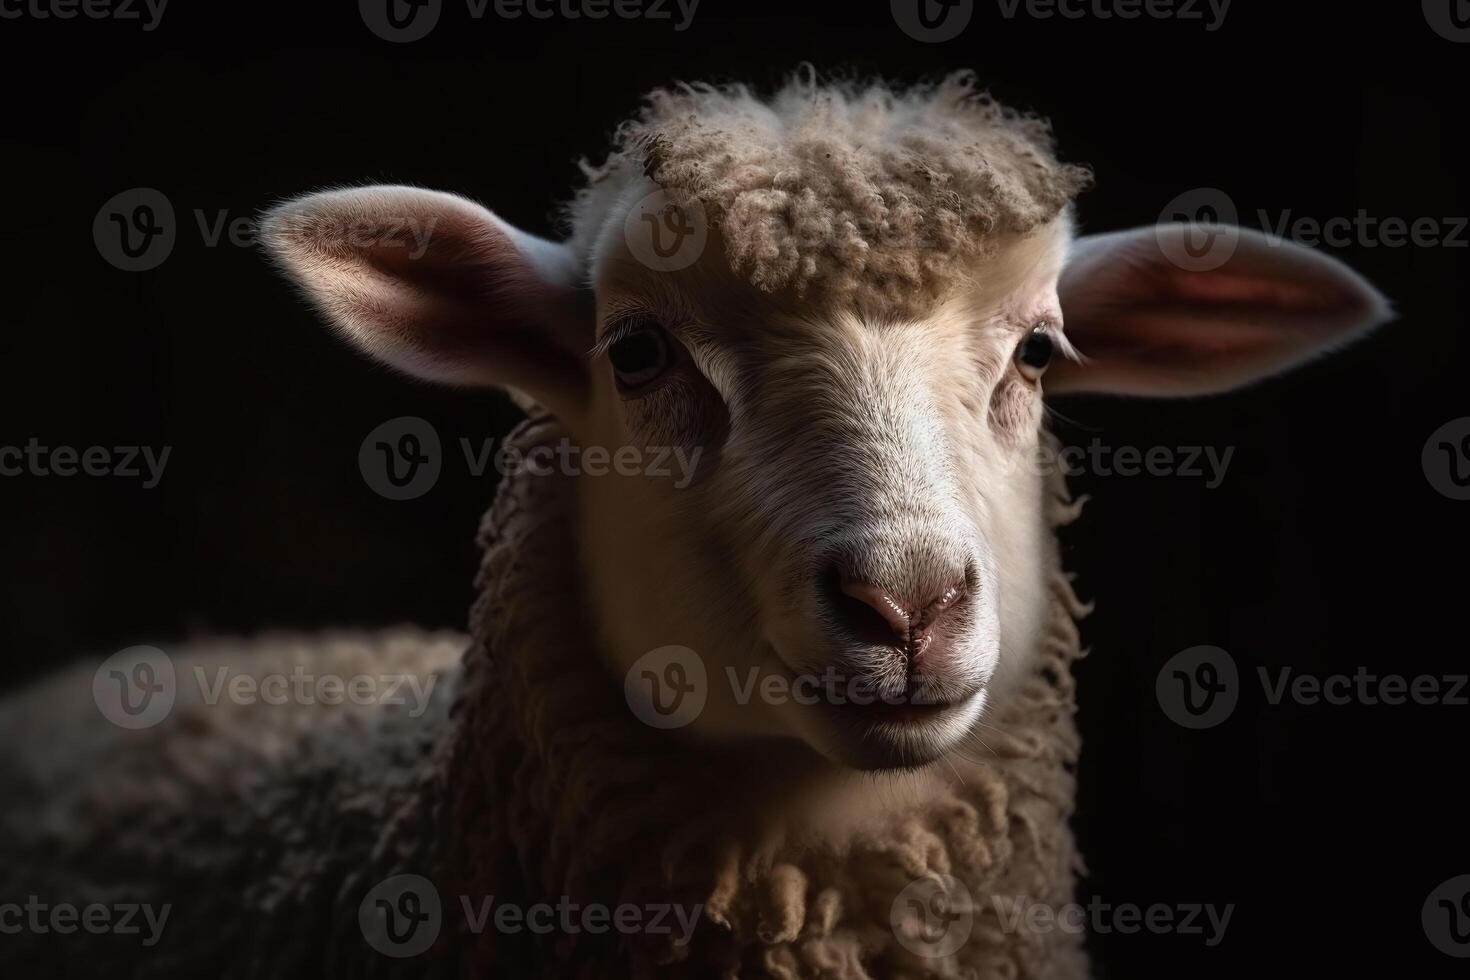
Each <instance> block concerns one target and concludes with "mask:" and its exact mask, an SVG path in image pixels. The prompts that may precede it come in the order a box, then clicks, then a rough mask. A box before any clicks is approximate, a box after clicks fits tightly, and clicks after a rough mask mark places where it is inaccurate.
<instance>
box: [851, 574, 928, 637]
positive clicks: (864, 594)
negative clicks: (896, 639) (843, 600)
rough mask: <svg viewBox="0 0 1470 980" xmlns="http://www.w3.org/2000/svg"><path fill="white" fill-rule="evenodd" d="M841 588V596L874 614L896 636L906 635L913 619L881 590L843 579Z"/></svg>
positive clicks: (865, 583)
mask: <svg viewBox="0 0 1470 980" xmlns="http://www.w3.org/2000/svg"><path fill="white" fill-rule="evenodd" d="M841 587H842V593H843V595H846V596H848V597H850V598H853V599H856V600H857V601H858V602H861V603H862V604H863V605H865V606H867V607H868V608H869V609H871V610H873V611H874V612H876V613H877V614H878V615H879V616H880V617H882V619H883V622H885V623H887V624H888V628H889V629H891V630H892V631H893V632H894V633H896V634H897V635H898V636H900V637H903V636H907V635H908V632H909V628H910V627H911V626H912V625H913V617H912V616H911V615H910V614H909V612H908V610H906V609H905V608H904V607H903V606H901V605H899V603H898V602H897V601H895V600H894V598H893V597H892V596H890V595H889V594H888V593H887V592H885V591H884V590H883V589H881V588H879V587H878V586H876V585H873V584H871V583H868V582H855V581H853V580H851V579H843V581H842V586H841Z"/></svg>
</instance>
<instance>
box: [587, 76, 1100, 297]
mask: <svg viewBox="0 0 1470 980" xmlns="http://www.w3.org/2000/svg"><path fill="white" fill-rule="evenodd" d="M583 169H584V171H585V172H586V174H587V177H588V185H587V187H585V188H584V189H583V190H582V191H581V192H580V193H579V194H578V195H577V197H576V199H575V200H574V201H573V202H572V204H571V205H570V206H569V208H568V218H569V220H570V223H571V226H572V242H573V244H574V246H576V247H577V248H578V250H579V251H580V252H581V253H582V254H583V255H584V257H588V256H590V252H591V249H592V247H593V244H594V242H595V241H596V239H597V237H598V234H599V232H600V230H601V228H602V227H603V224H604V223H605V222H606V221H607V220H609V219H610V218H612V217H613V215H612V214H611V211H612V210H613V206H614V204H615V202H616V201H617V200H618V198H619V195H620V194H622V193H623V192H624V191H625V190H626V189H627V188H628V187H630V186H632V185H634V184H635V183H636V182H638V181H639V180H641V179H642V178H643V177H645V176H646V177H648V178H650V179H651V180H652V181H653V182H654V183H656V184H657V185H658V186H659V187H661V188H662V189H663V190H664V191H665V192H667V193H668V195H669V196H670V197H671V198H672V199H673V200H674V202H675V203H677V204H678V205H680V206H681V207H689V206H691V205H693V204H696V203H697V204H698V205H700V206H702V207H703V208H704V211H705V214H706V216H707V217H708V219H709V221H710V224H711V226H712V227H717V228H718V229H719V230H720V233H721V238H722V240H723V244H724V247H725V251H726V254H727V256H728V258H729V261H730V264H731V266H732V267H733V268H734V269H735V271H736V272H738V273H740V274H742V275H743V276H745V277H746V278H748V279H749V281H750V282H751V283H752V284H753V285H755V286H756V287H758V288H759V289H762V290H764V291H766V292H770V293H775V292H780V291H783V290H790V291H791V292H792V293H794V294H795V295H797V296H807V295H809V294H810V293H813V292H820V293H824V294H825V293H832V294H838V295H854V294H858V295H861V294H867V295H871V296H873V297H874V298H875V299H880V300H884V301H888V302H900V303H903V302H904V301H905V299H906V298H907V297H909V296H910V295H911V294H912V293H913V292H914V291H922V292H923V293H925V294H931V295H932V294H937V293H938V292H939V291H940V290H941V289H942V287H943V286H944V285H945V284H946V283H947V282H949V281H951V280H952V279H954V278H955V277H956V276H962V275H963V274H964V270H965V268H966V267H967V265H968V264H969V263H971V262H973V260H974V259H976V258H978V257H983V256H984V255H985V254H987V253H988V252H989V251H990V250H991V249H993V247H994V246H995V243H996V241H997V240H998V239H999V238H1001V237H1002V236H1004V235H1006V234H1026V233H1027V232H1030V231H1031V230H1032V229H1034V228H1037V227H1038V226H1040V225H1043V224H1045V223H1047V222H1049V221H1051V220H1052V219H1053V218H1055V217H1057V215H1058V214H1060V213H1061V212H1062V210H1063V209H1064V208H1065V207H1066V206H1067V204H1068V202H1069V201H1071V199H1072V198H1073V197H1075V196H1076V195H1077V194H1078V193H1079V192H1080V191H1081V190H1083V189H1084V188H1085V187H1086V186H1087V185H1088V184H1089V183H1090V181H1091V175H1090V173H1089V172H1088V171H1087V169H1086V168H1084V167H1080V166H1075V165H1070V164H1063V163H1059V162H1058V161H1057V159H1056V156H1055V153H1054V150H1053V141H1052V135H1051V128H1050V126H1049V124H1048V123H1047V122H1046V121H1045V120H1043V119H1039V118H1037V117H1034V116H1029V115H1025V114H1022V113H1019V112H1016V111H1015V110H1012V109H1008V108H1005V107H1004V106H1001V105H1000V104H999V103H997V102H996V101H994V100H993V99H992V98H991V97H990V96H989V95H988V94H987V93H985V92H983V91H981V90H979V89H978V88H977V87H976V81H975V76H974V75H973V74H972V73H970V72H960V73H956V74H953V75H950V76H949V77H948V78H946V79H944V80H943V81H940V82H937V83H926V84H919V85H914V86H911V87H907V88H901V87H898V86H895V85H892V84H889V83H885V82H882V81H871V82H863V83H858V82H831V83H823V82H818V81H817V79H816V77H815V73H814V72H811V71H807V72H805V73H802V74H799V75H797V76H794V77H793V78H791V79H790V80H788V81H787V83H786V84H785V85H784V86H782V87H781V88H780V89H779V90H778V91H777V92H776V93H775V94H774V95H773V96H772V97H771V98H770V99H769V100H763V99H762V98H760V97H759V96H757V95H756V94H754V93H753V92H752V91H751V90H750V89H749V88H748V87H746V86H744V85H729V86H714V85H680V86H678V87H675V88H671V89H660V90H657V91H655V92H653V93H652V94H650V95H649V96H648V97H647V99H646V100H645V104H644V107H643V109H642V110H641V112H640V113H639V114H638V115H637V116H636V117H634V118H633V119H630V120H628V121H627V122H625V123H623V124H622V125H621V126H620V127H619V128H618V130H617V132H616V134H615V136H614V139H613V149H612V152H611V153H610V155H609V156H608V158H607V160H606V161H605V162H604V163H603V164H602V165H600V166H592V165H589V164H587V163H585V162H584V164H583Z"/></svg>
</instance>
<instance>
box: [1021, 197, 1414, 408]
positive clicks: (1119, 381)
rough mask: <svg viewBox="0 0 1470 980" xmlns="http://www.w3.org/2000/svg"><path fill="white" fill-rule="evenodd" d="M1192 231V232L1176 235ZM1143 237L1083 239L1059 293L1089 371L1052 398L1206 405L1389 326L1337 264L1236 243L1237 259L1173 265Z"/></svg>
mask: <svg viewBox="0 0 1470 980" xmlns="http://www.w3.org/2000/svg"><path fill="white" fill-rule="evenodd" d="M1179 227H1180V230H1181V231H1182V230H1183V227H1184V226H1179ZM1174 233H1176V232H1174V230H1173V229H1172V228H1170V227H1169V226H1165V227H1164V228H1163V229H1157V230H1156V229H1154V228H1144V229H1138V230H1135V231H1131V232H1118V233H1112V234H1108V235H1099V236H1093V237H1091V238H1087V239H1083V240H1082V241H1081V242H1079V244H1078V248H1077V253H1076V256H1075V259H1074V261H1073V262H1071V263H1070V264H1069V265H1068V267H1067V269H1066V271H1065V272H1064V274H1063V276H1062V281H1061V284H1060V287H1059V292H1060V294H1061V298H1062V308H1063V311H1064V313H1065V315H1066V323H1067V335H1068V337H1069V338H1070V339H1071V340H1072V342H1073V343H1074V344H1075V345H1076V347H1077V348H1078V350H1079V351H1080V352H1081V353H1082V355H1083V357H1084V358H1085V359H1086V362H1087V363H1086V364H1085V365H1083V366H1080V367H1079V366H1078V365H1075V364H1059V365H1057V366H1056V367H1055V368H1054V369H1053V370H1052V371H1051V372H1049V373H1048V377H1047V382H1046V387H1047V390H1048V392H1049V393H1052V394H1057V393H1062V392H1065V391H1082V390H1092V391H1114V392H1121V393H1130V394H1202V393H1206V392H1211V391H1221V390H1224V389H1227V388H1231V387H1235V386H1237V385H1240V384H1245V383H1248V382H1250V381H1253V380H1256V379H1258V378H1260V377H1263V376H1265V375H1269V374H1271V373H1274V372H1276V371H1280V370H1283V369H1286V368H1288V367H1290V366H1292V365H1294V364H1296V363H1299V362H1301V361H1302V360H1305V359H1307V358H1308V357H1310V356H1312V355H1313V354H1315V353H1318V352H1321V351H1323V350H1325V349H1328V348H1330V347H1331V346H1333V345H1334V344H1338V343H1342V342H1343V341H1345V340H1346V339H1349V338H1351V337H1352V336H1354V335H1356V334H1357V333H1359V332H1361V331H1362V330H1364V329H1367V328H1368V327H1371V326H1374V325H1376V324H1377V323H1380V322H1382V321H1383V320H1384V319H1386V315H1387V304H1386V303H1385V302H1384V300H1383V298H1382V297H1381V296H1379V295H1378V293H1377V292H1376V291H1374V290H1373V289H1372V287H1371V286H1369V285H1368V284H1367V283H1366V282H1364V281H1363V280H1362V279H1360V278H1359V277H1358V276H1357V275H1355V274H1354V273H1353V272H1352V271H1351V270H1349V269H1348V268H1347V267H1346V266H1344V265H1342V264H1341V263H1340V262H1337V261H1336V260H1335V259H1332V258H1330V257H1328V256H1325V255H1322V254H1320V253H1317V252H1313V251H1310V250H1308V249H1305V248H1302V247H1300V246H1298V245H1294V244H1291V243H1289V242H1284V241H1279V240H1272V239H1268V238H1266V237H1265V236H1264V235H1261V234H1260V233H1258V232H1251V231H1247V230H1244V229H1242V230H1240V231H1239V240H1238V242H1237V244H1236V248H1235V250H1234V252H1233V253H1232V254H1231V255H1230V257H1229V259H1228V260H1227V261H1226V262H1225V263H1224V264H1223V265H1221V266H1220V267H1219V268H1216V269H1212V270H1207V271H1196V270H1189V269H1184V268H1181V267H1179V266H1178V265H1176V264H1173V263H1171V262H1170V261H1169V260H1168V258H1167V257H1166V254H1165V251H1164V250H1163V249H1162V248H1161V247H1160V244H1159V236H1160V235H1168V234H1174Z"/></svg>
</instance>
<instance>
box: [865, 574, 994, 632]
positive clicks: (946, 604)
mask: <svg viewBox="0 0 1470 980" xmlns="http://www.w3.org/2000/svg"><path fill="white" fill-rule="evenodd" d="M841 589H842V593H843V594H844V595H846V596H848V597H849V598H851V599H856V600H857V601H858V602H860V603H862V605H863V606H865V607H867V610H872V611H873V612H876V613H877V614H878V616H879V618H880V619H881V620H882V622H883V623H884V624H886V626H887V627H888V631H889V632H891V633H892V634H893V635H894V636H895V637H897V638H898V640H899V642H900V643H901V644H903V645H905V646H908V645H910V644H912V645H916V646H917V645H920V644H923V643H926V642H927V640H928V637H929V633H930V631H931V630H933V628H934V627H935V626H936V625H938V623H939V622H940V620H942V619H943V618H944V616H945V614H947V613H948V612H949V611H950V610H952V609H954V608H955V607H956V606H958V605H959V604H960V603H961V602H962V601H963V600H964V598H965V594H966V591H967V590H966V586H965V580H964V579H963V578H959V579H957V580H956V581H955V582H954V584H952V585H950V586H948V587H947V588H945V589H944V590H943V591H942V592H940V593H939V594H938V595H937V596H935V595H931V596H930V597H928V598H927V600H925V601H923V602H922V603H914V602H909V601H906V600H904V599H901V598H899V597H896V596H894V595H893V593H891V592H890V591H888V590H887V589H884V588H883V587H882V586H878V585H874V584H872V583H871V582H859V581H855V580H853V579H849V578H843V579H842V580H841ZM867 610H863V611H862V613H861V614H858V613H857V610H855V609H850V610H849V613H851V614H852V615H850V617H849V618H852V619H857V620H861V619H867V620H868V621H869V622H870V623H871V620H872V616H871V614H870V613H868V612H867ZM855 625H861V624H860V623H857V624H855ZM867 632H872V630H871V629H870V630H868V631H867Z"/></svg>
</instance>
